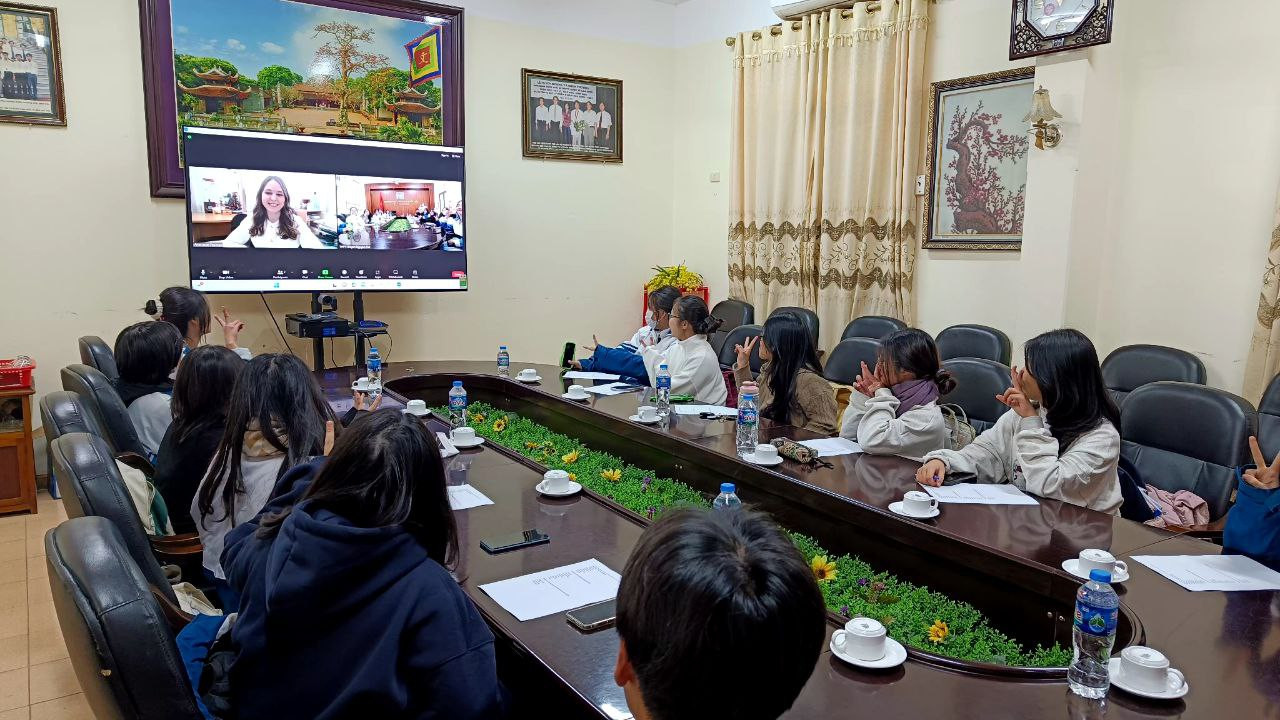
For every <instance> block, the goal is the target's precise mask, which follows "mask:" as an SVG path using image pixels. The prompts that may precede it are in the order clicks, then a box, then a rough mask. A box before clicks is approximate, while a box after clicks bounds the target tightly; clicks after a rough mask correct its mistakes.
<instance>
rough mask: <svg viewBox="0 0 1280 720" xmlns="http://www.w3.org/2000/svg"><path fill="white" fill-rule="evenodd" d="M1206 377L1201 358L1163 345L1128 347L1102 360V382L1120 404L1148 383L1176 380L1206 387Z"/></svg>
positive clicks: (1117, 349) (1116, 350)
mask: <svg viewBox="0 0 1280 720" xmlns="http://www.w3.org/2000/svg"><path fill="white" fill-rule="evenodd" d="M1206 377H1207V373H1206V372H1205V369H1204V363H1203V362H1201V361H1200V358H1198V357H1196V356H1195V355H1192V354H1191V353H1189V352H1187V351H1186V350H1179V349H1177V348H1171V347H1164V346H1163V345H1126V346H1125V347H1122V348H1116V349H1115V350H1114V351H1113V352H1112V353H1111V354H1110V355H1108V356H1107V359H1106V360H1103V361H1102V379H1103V381H1105V382H1106V384H1107V390H1109V391H1110V392H1111V397H1112V398H1113V399H1115V401H1116V403H1117V404H1122V403H1123V402H1124V399H1125V398H1126V397H1128V395H1129V393H1131V392H1133V391H1134V390H1136V389H1137V388H1139V387H1142V386H1143V385H1146V384H1147V383H1153V382H1159V381H1161V380H1173V381H1175V382H1185V383H1194V384H1196V385H1204V383H1205V379H1206Z"/></svg>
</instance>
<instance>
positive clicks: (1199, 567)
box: [1133, 555, 1280, 592]
mask: <svg viewBox="0 0 1280 720" xmlns="http://www.w3.org/2000/svg"><path fill="white" fill-rule="evenodd" d="M1133 559H1134V560H1136V561H1138V562H1140V563H1142V564H1143V565H1146V566H1147V567H1149V568H1151V569H1152V570H1155V571H1156V572H1158V573H1160V574H1161V575H1163V576H1165V577H1167V578H1169V579H1170V580H1172V581H1174V582H1176V583H1178V584H1179V585H1181V586H1182V587H1184V588H1186V589H1188V590H1225V591H1228V592H1230V591H1244V590H1280V573H1278V572H1276V571H1275V570H1272V569H1271V568H1269V567H1267V566H1266V565H1263V564H1262V563H1260V562H1258V561H1257V560H1254V559H1253V558H1247V557H1245V556H1243V555H1134V556H1133Z"/></svg>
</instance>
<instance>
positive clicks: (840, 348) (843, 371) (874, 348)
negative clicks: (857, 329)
mask: <svg viewBox="0 0 1280 720" xmlns="http://www.w3.org/2000/svg"><path fill="white" fill-rule="evenodd" d="M879 352H880V341H879V340H874V339H872V338H869V337H852V338H849V339H847V340H841V341H840V342H838V343H836V346H835V347H834V348H832V349H831V354H830V355H829V356H827V366H826V368H824V369H823V371H822V374H823V376H825V377H826V378H827V379H828V380H830V381H831V382H833V383H840V384H841V385H852V384H853V383H854V381H856V380H857V379H858V375H859V374H860V373H861V372H862V363H864V362H865V363H866V364H867V367H868V368H872V369H874V368H875V366H876V356H877V355H878V353H879Z"/></svg>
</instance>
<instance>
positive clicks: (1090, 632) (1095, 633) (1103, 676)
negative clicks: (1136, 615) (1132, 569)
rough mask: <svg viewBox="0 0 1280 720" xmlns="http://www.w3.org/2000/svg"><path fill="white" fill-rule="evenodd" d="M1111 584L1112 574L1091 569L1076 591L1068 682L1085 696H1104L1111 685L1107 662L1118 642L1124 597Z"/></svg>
mask: <svg viewBox="0 0 1280 720" xmlns="http://www.w3.org/2000/svg"><path fill="white" fill-rule="evenodd" d="M1110 583H1111V573H1109V572H1107V571H1106V570H1090V571H1089V582H1087V583H1085V584H1083V585H1081V586H1080V589H1079V590H1077V591H1076V617H1075V627H1074V628H1072V630H1071V639H1072V644H1073V645H1074V646H1075V653H1074V655H1073V656H1072V659H1071V667H1069V668H1067V684H1068V685H1069V686H1070V687H1071V692H1073V693H1075V694H1077V695H1080V696H1082V697H1087V698H1095V699H1096V698H1100V697H1103V696H1105V695H1106V694H1107V690H1108V689H1109V688H1110V687H1111V675H1110V673H1108V672H1107V662H1108V661H1110V660H1111V646H1112V644H1113V643H1115V641H1116V616H1117V615H1118V614H1119V611H1118V610H1117V608H1119V607H1120V597H1119V596H1117V595H1116V591H1115V590H1113V589H1112V588H1111V584H1110Z"/></svg>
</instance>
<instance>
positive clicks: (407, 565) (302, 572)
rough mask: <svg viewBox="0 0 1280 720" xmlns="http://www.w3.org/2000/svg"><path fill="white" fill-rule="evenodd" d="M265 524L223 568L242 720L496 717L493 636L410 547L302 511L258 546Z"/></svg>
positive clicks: (231, 538)
mask: <svg viewBox="0 0 1280 720" xmlns="http://www.w3.org/2000/svg"><path fill="white" fill-rule="evenodd" d="M322 463H323V459H319V460H315V461H312V462H310V463H305V464H302V465H298V466H297V467H295V468H293V469H292V470H290V471H289V472H287V473H286V474H285V476H284V477H282V478H281V479H280V483H279V484H278V485H277V487H276V496H275V499H273V500H272V501H271V502H270V503H268V504H267V506H266V508H264V510H263V514H265V513H268V512H274V511H277V510H279V509H282V508H284V507H287V506H289V505H293V504H294V503H295V502H296V501H297V500H298V499H299V498H300V497H301V495H302V493H303V491H304V490H305V489H306V487H307V486H308V485H309V484H310V482H311V480H312V479H313V478H314V477H315V475H316V474H317V473H318V472H319V469H320V467H321V466H322ZM261 517H262V515H259V516H258V518H255V519H254V520H253V521H252V522H249V523H245V524H243V525H241V526H239V527H237V528H236V529H235V530H233V531H232V533H231V534H230V535H228V537H227V541H226V549H225V550H224V551H223V555H222V562H223V568H224V569H225V570H226V573H227V581H228V582H229V583H230V584H231V586H232V587H233V588H235V589H236V590H237V591H239V592H240V596H241V600H240V608H239V612H240V615H239V619H238V620H237V622H236V624H235V628H234V629H233V630H232V641H233V644H234V645H235V646H236V648H237V651H238V655H237V657H236V660H235V663H234V664H233V665H232V667H231V671H230V674H231V678H230V680H231V683H230V684H231V691H232V694H233V705H234V707H235V711H236V716H237V717H238V718H241V719H246V720H247V719H255V718H270V719H272V720H275V719H277V718H282V717H298V718H302V717H305V718H329V719H333V718H355V717H367V718H441V719H444V718H448V719H450V720H471V719H472V718H498V717H502V714H503V711H502V691H501V689H500V686H499V683H498V674H497V666H496V663H495V659H494V649H493V633H492V632H490V630H489V627H488V626H487V625H486V624H485V622H484V620H483V619H482V618H481V617H480V614H479V612H477V611H476V609H475V606H473V605H472V604H471V600H470V599H469V598H467V596H466V595H465V594H464V593H463V592H462V589H461V588H459V587H458V583H457V582H456V581H454V579H453V578H452V576H450V575H449V572H448V571H447V570H445V568H443V567H441V566H440V565H439V564H438V563H436V562H435V561H434V560H432V559H430V558H429V557H427V553H426V550H425V549H424V548H423V547H422V546H421V545H420V544H419V543H418V542H417V541H416V540H415V539H414V538H413V536H412V535H410V534H409V533H408V532H406V531H405V530H404V529H402V528H400V527H387V528H360V527H355V526H354V525H351V524H350V523H348V522H347V521H346V520H344V519H343V518H341V517H339V516H338V515H335V514H334V513H332V512H329V511H328V510H324V509H317V508H314V507H312V506H311V503H310V502H303V503H301V504H300V505H296V506H295V507H294V509H293V511H292V512H291V513H290V515H289V517H288V518H287V519H286V520H285V521H284V522H283V523H282V524H281V525H280V527H279V532H278V533H277V535H276V536H275V537H274V538H270V539H262V538H258V537H256V536H255V535H254V532H255V531H256V529H257V526H258V522H259V519H260V518H261Z"/></svg>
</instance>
